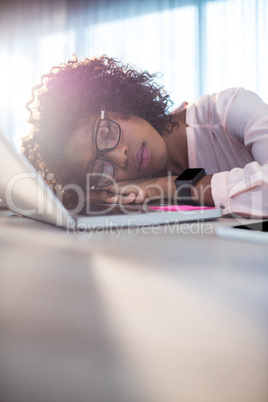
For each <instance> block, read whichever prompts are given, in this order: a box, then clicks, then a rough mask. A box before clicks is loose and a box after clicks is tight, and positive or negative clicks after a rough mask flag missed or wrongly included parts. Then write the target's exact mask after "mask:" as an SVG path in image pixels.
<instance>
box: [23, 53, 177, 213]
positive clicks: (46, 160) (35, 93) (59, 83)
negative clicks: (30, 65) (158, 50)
mask: <svg viewBox="0 0 268 402" xmlns="http://www.w3.org/2000/svg"><path fill="white" fill-rule="evenodd" d="M157 76H158V74H157V73H156V74H149V73H148V71H142V72H138V71H136V70H135V69H133V68H132V67H130V66H129V65H128V64H126V65H125V64H123V63H122V62H120V61H118V60H116V59H114V58H109V57H107V56H101V57H100V58H92V59H88V58H86V59H84V60H82V61H80V60H78V59H77V57H76V56H75V55H74V56H73V58H72V60H69V61H68V62H67V63H63V64H60V65H59V66H54V67H52V69H51V71H50V73H48V74H45V75H43V76H42V77H41V83H40V85H36V86H35V87H34V88H33V90H32V98H31V100H30V101H29V102H28V103H27V105H26V107H27V109H28V110H29V112H30V118H29V123H30V124H31V132H30V134H29V135H28V136H27V137H24V138H23V139H22V152H23V153H24V154H26V156H27V157H28V158H29V160H30V161H31V162H32V164H33V165H34V167H35V168H36V169H37V171H38V172H39V173H41V174H42V176H43V178H44V180H46V181H47V182H49V184H50V187H53V189H54V191H55V189H56V188H58V189H59V188H61V187H62V186H64V185H65V184H68V183H77V184H79V185H81V186H83V185H84V184H85V183H84V182H83V180H82V179H81V178H79V177H77V176H76V175H75V173H73V172H70V171H69V169H68V166H67V163H66V162H65V158H64V145H65V144H66V142H67V141H68V139H69V138H70V137H71V135H72V133H73V132H74V130H75V127H76V126H77V124H78V122H79V121H80V119H81V118H83V117H85V116H87V115H90V114H92V113H100V110H101V108H102V107H103V105H105V109H106V110H109V111H110V112H114V113H118V114H120V115H121V116H122V118H124V119H128V118H129V117H130V116H131V115H136V116H139V117H141V118H144V119H145V120H147V121H148V122H149V123H150V124H151V125H152V126H153V127H154V128H155V129H156V130H157V131H158V132H159V134H160V135H162V134H163V132H164V131H165V130H166V126H167V123H168V122H170V117H169V112H168V109H169V107H170V106H171V104H172V101H171V100H170V98H169V96H168V95H167V94H166V93H165V91H164V89H163V87H161V86H159V85H157V84H156V82H155V78H157ZM52 177H53V180H52V179H51V178H52ZM51 184H53V185H51ZM63 201H64V204H65V206H67V208H68V207H69V208H71V207H72V206H73V204H74V203H75V201H74V200H73V198H72V197H71V196H70V194H67V193H66V194H65V198H64V199H63Z"/></svg>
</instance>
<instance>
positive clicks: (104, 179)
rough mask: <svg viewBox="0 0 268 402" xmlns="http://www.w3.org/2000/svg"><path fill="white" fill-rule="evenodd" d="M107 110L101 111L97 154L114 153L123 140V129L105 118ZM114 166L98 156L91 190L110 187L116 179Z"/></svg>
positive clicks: (98, 125) (96, 136) (97, 131)
mask: <svg viewBox="0 0 268 402" xmlns="http://www.w3.org/2000/svg"><path fill="white" fill-rule="evenodd" d="M104 115H105V110H104V109H102V110H101V115H100V119H99V121H98V124H97V129H96V134H95V145H96V150H97V153H100V152H108V151H112V150H113V149H115V148H116V147H117V145H118V144H119V142H120V138H121V128H120V126H119V124H118V123H116V122H115V121H113V120H110V119H106V118H105V117H104ZM114 175H115V168H114V165H113V164H112V163H111V162H109V161H108V160H107V159H105V158H103V157H101V156H97V157H96V158H95V159H94V161H93V163H92V167H91V171H90V188H91V189H92V190H93V189H94V188H96V187H107V186H109V185H110V184H111V183H112V181H113V178H114Z"/></svg>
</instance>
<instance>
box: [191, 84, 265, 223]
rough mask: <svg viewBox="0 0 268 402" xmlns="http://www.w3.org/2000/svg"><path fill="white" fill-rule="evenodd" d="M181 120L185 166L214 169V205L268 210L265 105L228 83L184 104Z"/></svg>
mask: <svg viewBox="0 0 268 402" xmlns="http://www.w3.org/2000/svg"><path fill="white" fill-rule="evenodd" d="M186 124H187V125H188V127H187V129H186V132H187V143H188V159H189V167H190V168H196V167H202V168H205V169H206V171H207V174H213V176H212V181H211V187H212V197H213V200H214V203H215V206H216V207H221V208H223V213H224V214H228V213H238V214H246V215H250V216H258V217H261V216H268V105H266V104H265V103H264V102H263V101H262V100H261V98H260V97H259V96H258V95H256V94H255V93H254V92H251V91H247V90H245V89H243V88H231V89H227V90H225V91H222V92H219V93H214V94H212V95H205V96H202V97H201V98H200V99H199V100H198V101H197V102H194V103H192V104H190V105H189V106H187V112H186Z"/></svg>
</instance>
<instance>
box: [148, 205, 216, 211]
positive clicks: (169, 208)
mask: <svg viewBox="0 0 268 402" xmlns="http://www.w3.org/2000/svg"><path fill="white" fill-rule="evenodd" d="M149 209H161V210H162V211H194V210H200V209H214V207H196V206H193V205H163V206H159V207H149Z"/></svg>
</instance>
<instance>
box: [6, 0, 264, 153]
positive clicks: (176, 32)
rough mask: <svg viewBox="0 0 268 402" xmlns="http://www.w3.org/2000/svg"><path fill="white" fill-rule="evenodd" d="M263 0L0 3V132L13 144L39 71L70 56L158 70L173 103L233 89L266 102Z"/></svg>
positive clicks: (24, 131) (22, 128) (21, 130)
mask: <svg viewBox="0 0 268 402" xmlns="http://www.w3.org/2000/svg"><path fill="white" fill-rule="evenodd" d="M267 21H268V1H267V0H54V1H53V0H40V1H39V0H6V1H5V0H1V2H0V61H1V62H0V91H1V96H0V130H1V131H3V132H4V133H5V134H6V135H7V136H8V137H10V139H12V140H13V141H14V143H15V144H16V145H17V147H18V148H19V146H20V138H21V136H23V135H25V134H27V131H28V129H29V128H28V126H27V123H26V122H27V119H28V112H27V111H26V108H25V104H26V102H27V101H28V100H29V98H30V96H31V88H32V87H33V86H34V85H35V84H38V83H39V81H40V77H41V75H42V74H45V73H47V72H48V71H49V70H50V68H51V67H52V66H54V65H57V64H59V63H61V62H66V61H67V60H68V59H70V58H71V57H72V54H74V53H75V54H76V55H77V57H78V58H82V57H92V56H100V55H102V54H106V55H108V56H113V57H116V58H119V59H121V60H123V61H124V62H125V63H130V64H131V65H132V66H135V67H136V68H137V69H138V70H148V71H149V72H150V73H153V72H161V73H162V74H163V75H162V77H160V78H159V83H161V84H162V85H164V86H165V88H166V91H167V92H168V93H169V94H170V95H171V99H172V100H173V101H174V107H175V106H176V105H179V104H180V103H181V102H183V101H188V102H191V101H194V100H196V99H197V98H198V97H199V96H201V95H203V94H205V93H213V92H215V91H219V90H221V89H225V88H228V87H233V86H243V87H245V88H247V89H250V90H253V91H255V92H257V93H258V94H259V95H260V96H261V97H262V99H263V100H264V101H265V102H266V103H268V74H267V68H268V51H267V39H268V22H267Z"/></svg>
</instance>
